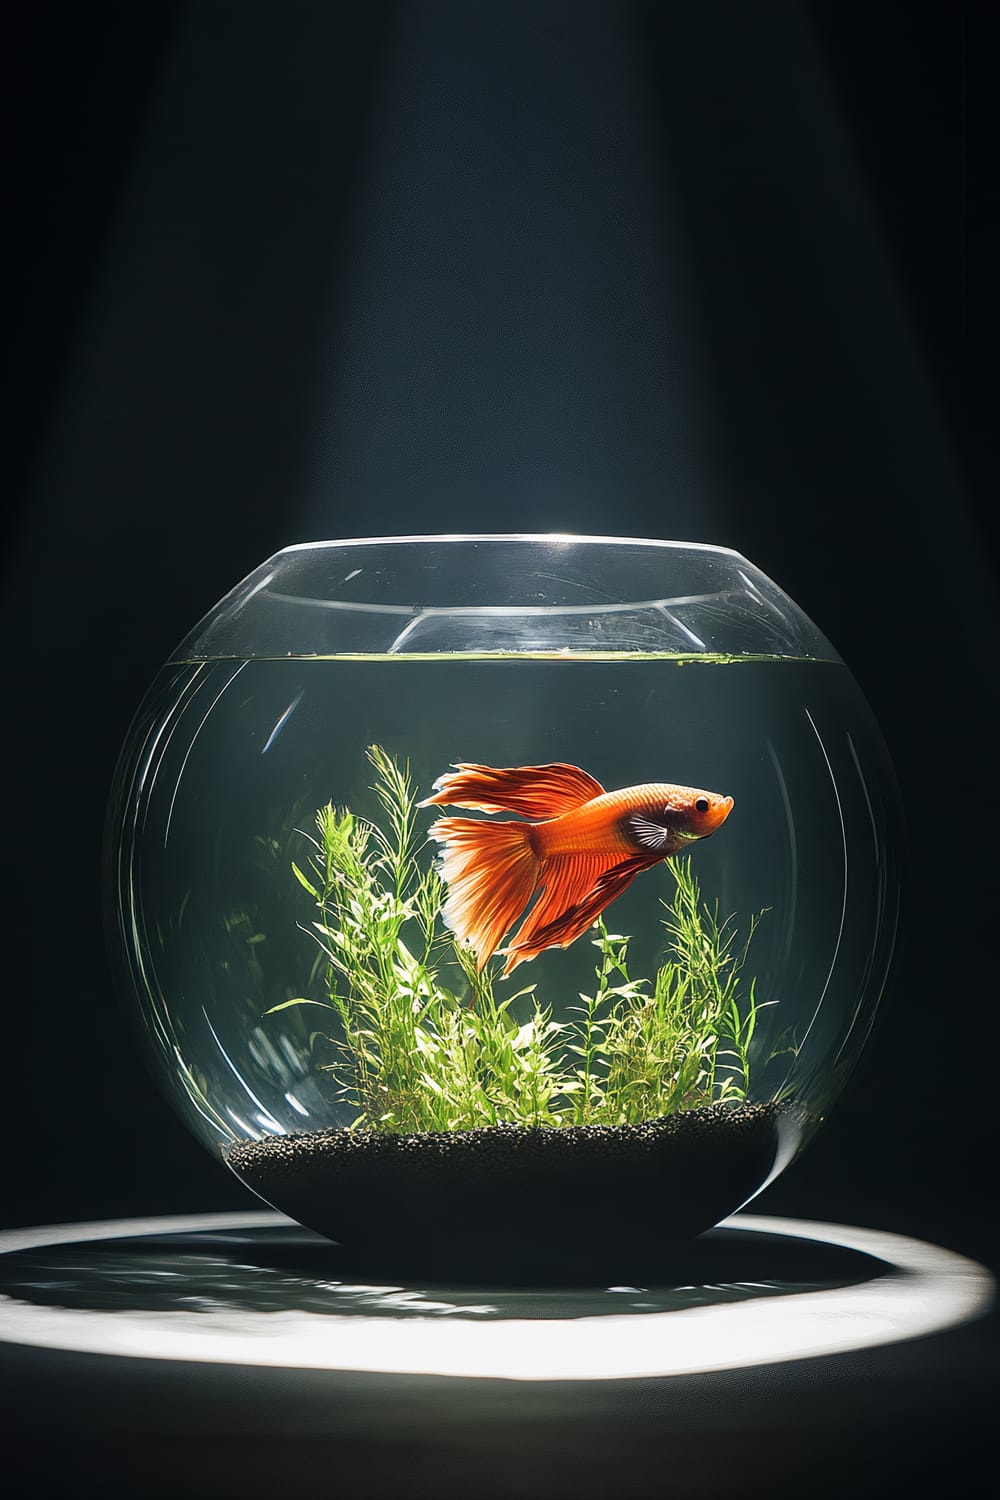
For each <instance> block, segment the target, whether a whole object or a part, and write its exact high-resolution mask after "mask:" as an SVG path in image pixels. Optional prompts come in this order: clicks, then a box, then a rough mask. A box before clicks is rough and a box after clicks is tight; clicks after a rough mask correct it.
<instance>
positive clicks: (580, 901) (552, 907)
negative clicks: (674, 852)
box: [503, 854, 663, 975]
mask: <svg viewBox="0 0 1000 1500" xmlns="http://www.w3.org/2000/svg"><path fill="white" fill-rule="evenodd" d="M662 858H663V856H662V855H661V854H652V855H650V854H636V855H633V856H631V857H630V858H629V859H625V860H619V862H618V863H617V864H609V863H608V862H607V861H600V863H601V865H602V868H601V870H600V873H599V874H598V875H597V877H596V879H594V878H591V879H590V880H589V881H588V883H587V885H586V886H584V887H583V889H580V886H579V885H577V884H575V883H574V882H573V880H572V875H571V874H570V873H569V872H567V876H566V877H564V879H563V882H562V883H561V885H560V884H559V883H558V882H557V885H556V887H555V889H559V888H561V889H562V890H564V891H568V890H571V889H575V890H578V891H579V895H576V896H574V897H573V899H572V900H570V901H564V902H563V903H562V904H561V908H560V902H559V901H558V899H556V897H555V889H554V890H553V892H552V894H551V895H550V889H549V871H548V866H547V865H546V866H543V868H542V879H544V880H545V881H546V890H545V892H544V894H543V895H542V896H541V897H540V898H539V900H538V901H537V902H536V903H535V905H534V906H533V907H532V910H531V912H530V914H529V915H528V917H527V919H526V921H525V922H524V923H523V924H522V926H521V929H520V931H519V932H518V934H517V939H516V941H515V942H513V943H510V944H508V946H507V947H506V948H505V949H504V950H503V951H504V952H505V953H506V954H507V955H508V957H507V964H506V967H505V968H504V974H505V975H506V974H509V973H510V972H511V970H512V969H516V968H517V965H518V964H521V963H525V962H526V961H527V960H528V959H532V958H537V957H538V955H539V953H542V952H544V950H545V949H546V948H556V947H558V948H567V947H569V945H570V943H573V942H575V941H576V939H577V938H578V937H579V936H580V934H581V933H583V932H586V930H587V928H588V927H590V926H591V925H592V924H593V923H594V922H596V921H597V918H598V917H599V916H600V915H601V912H602V911H603V910H604V908H605V907H606V906H610V905H611V902H612V901H614V900H615V899H616V898H617V897H618V896H620V895H622V894H623V892H624V891H626V890H627V889H628V887H629V886H630V885H631V884H632V881H633V880H634V879H635V877H636V876H637V875H638V874H639V873H640V872H641V871H642V870H649V869H651V868H652V866H653V865H656V864H659V863H660V862H661V860H662ZM594 862H595V861H594V857H593V856H592V857H591V859H590V860H588V861H587V863H588V864H593V863H594ZM583 863H584V859H583V857H582V856H575V855H568V856H563V858H562V859H559V860H552V861H551V864H552V865H556V864H566V865H572V864H576V865H582V864H583ZM581 873H582V872H581Z"/></svg>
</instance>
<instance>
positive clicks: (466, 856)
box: [429, 818, 541, 970]
mask: <svg viewBox="0 0 1000 1500" xmlns="http://www.w3.org/2000/svg"><path fill="white" fill-rule="evenodd" d="M429 832H430V837H431V838H432V839H437V841H438V843H439V844H441V845H442V846H443V847H442V853H441V875H442V878H443V879H444V881H445V882H446V884H447V886H448V899H447V900H446V901H445V904H444V907H443V908H442V912H441V915H442V917H443V918H444V921H445V924H446V926H448V927H450V928H451V930H452V932H453V933H454V934H455V936H456V937H457V938H458V940H459V942H462V943H467V944H468V945H469V947H471V948H472V949H474V950H475V954H476V967H477V968H478V969H480V970H481V969H482V968H483V967H484V965H485V964H486V963H487V961H488V960H489V959H490V958H491V957H492V955H493V954H494V953H495V952H496V950H497V948H498V946H499V944H500V941H501V939H502V938H503V935H504V933H505V932H508V931H509V930H510V928H511V927H512V926H513V925H514V923H515V922H516V921H517V919H518V917H519V916H520V915H521V913H522V912H523V911H524V908H525V907H526V906H527V904H528V902H529V901H530V900H531V897H532V895H533V894H534V891H535V886H536V885H537V884H538V875H539V871H540V870H541V863H540V861H539V860H538V859H537V858H536V856H535V853H534V850H533V849H532V846H531V840H530V835H531V825H530V824H529V823H509V822H503V823H488V822H486V821H485V820H484V819H481V818H438V820H437V822H436V823H434V824H432V826H431V828H430V830H429Z"/></svg>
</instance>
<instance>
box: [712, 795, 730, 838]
mask: <svg viewBox="0 0 1000 1500" xmlns="http://www.w3.org/2000/svg"><path fill="white" fill-rule="evenodd" d="M735 805H736V804H735V802H734V801H733V799H732V797H723V798H722V800H721V801H720V802H719V804H718V805H717V807H716V808H715V810H714V811H713V813H712V823H711V828H710V830H709V831H710V832H712V833H714V832H715V830H716V829H717V828H721V827H722V825H723V823H724V822H725V821H726V819H727V818H728V817H729V814H730V813H731V812H732V810H733V808H734V807H735Z"/></svg>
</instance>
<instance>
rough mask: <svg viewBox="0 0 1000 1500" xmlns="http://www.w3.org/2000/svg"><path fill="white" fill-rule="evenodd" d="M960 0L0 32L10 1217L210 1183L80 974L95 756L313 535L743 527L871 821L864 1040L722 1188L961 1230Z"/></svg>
mask: <svg viewBox="0 0 1000 1500" xmlns="http://www.w3.org/2000/svg"><path fill="white" fill-rule="evenodd" d="M995 12H996V7H995V6H993V5H991V4H990V3H988V0H982V3H976V0H966V3H964V4H962V3H945V0H941V3H935V4H928V5H920V4H912V3H888V0H866V3H851V0H829V3H820V0H815V3H799V4H791V3H789V4H779V3H737V0H733V3H729V4H721V3H712V0H698V3H695V0H692V3H687V4H668V3H662V4H653V3H650V4H641V3H622V4H618V5H594V4H589V3H587V0H580V3H569V0H567V3H563V4H555V3H549V0H539V3H536V4H532V5H524V4H517V3H512V4H508V5H505V6H499V5H494V4H483V5H472V6H463V5H459V4H451V3H448V4H445V3H439V4H435V3H433V0H428V3H426V4H423V5H420V6H417V7H410V6H405V5H393V4H387V3H384V0H366V3H365V4H363V5H361V4H357V5H338V4H334V3H328V4H322V3H303V0H296V3H292V4H289V5H284V6H281V5H277V4H272V5H261V4H257V3H249V0H248V3H241V4H237V3H235V0H232V3H225V0H210V3H204V4H187V5H184V4H162V3H146V4H143V5H132V4H111V3H95V4H90V5H70V4H65V5H54V4H51V3H40V4H34V5H32V6H30V7H24V8H22V11H21V14H20V16H19V19H18V22H17V33H16V38H15V44H14V46H13V47H11V48H9V49H8V50H9V62H10V64H11V65H12V71H13V77H12V87H11V88H10V89H9V91H8V103H9V106H10V107H11V110H12V119H11V122H10V129H9V130H8V131H7V132H6V139H7V140H8V142H9V143H10V155H11V163H10V165H11V166H12V169H13V170H12V174H11V177H10V178H9V183H8V190H7V202H6V208H7V220H8V234H9V240H10V248H11V249H12V251H13V261H12V266H11V269H10V270H9V271H8V274H7V280H6V287H7V291H8V293H9V306H8V308H7V312H6V319H5V338H4V345H5V350H6V353H7V355H8V357H9V360H10V366H11V369H10V374H11V387H10V394H9V396H8V399H7V402H6V405H5V412H6V415H7V418H8V423H9V430H8V434H7V440H6V444H5V454H4V456H5V461H6V463H7V465H8V474H7V484H6V487H5V492H6V494H7V495H8V496H9V501H8V504H7V506H6V507H5V509H4V513H3V520H2V526H3V528H4V533H5V537H4V540H5V544H6V551H5V572H4V587H3V601H2V609H3V637H2V639H3V646H4V677H3V695H4V716H3V739H2V743H3V763H4V778H3V785H4V792H5V802H6V808H5V814H6V815H5V818H4V827H5V831H6V859H5V860H4V867H5V869H4V877H3V878H4V883H5V885H6V895H5V899H4V904H3V909H4V913H5V917H6V922H5V928H4V931H3V935H2V939H0V941H2V944H3V953H4V972H5V979H6V982H5V984H4V993H5V998H4V1025H3V1033H2V1043H3V1045H2V1056H3V1079H4V1093H3V1109H4V1119H5V1127H6V1131H7V1136H8V1140H9V1141H10V1142H11V1150H10V1152H9V1153H8V1160H7V1163H6V1165H5V1169H4V1174H3V1178H2V1181H0V1220H2V1222H3V1223H5V1224H8V1225H16V1224H23V1223H32V1222H46V1221H65V1220H72V1219H77V1218H99V1217H105V1216H115V1215H128V1214H135V1213H157V1212H164V1213H167V1212H180V1211H186V1210H191V1211H197V1210H208V1209H213V1208H226V1207H241V1206H244V1205H246V1206H251V1204H252V1200H250V1199H249V1195H248V1194H247V1193H246V1192H245V1191H244V1190H243V1189H242V1188H241V1187H240V1185H239V1184H238V1183H237V1182H236V1181H235V1180H233V1179H232V1178H230V1177H229V1176H228V1175H227V1174H226V1172H225V1170H224V1169H223V1168H222V1167H221V1166H220V1165H218V1164H217V1163H215V1162H213V1161H212V1159H211V1158H210V1157H209V1156H208V1155H207V1154H206V1153H205V1152H204V1151H203V1150H202V1149H201V1148H200V1147H199V1146H198V1145H196V1144H195V1142H194V1141H193V1140H192V1139H191V1138H190V1137H189V1136H188V1135H187V1133H186V1132H185V1131H184V1129H183V1128H182V1127H181V1126H180V1125H179V1124H178V1123H177V1122H176V1121H175V1119H174V1117H173V1115H172V1113H171V1112H170V1110H169V1109H168V1108H167V1106H166V1104H165V1103H163V1102H162V1101H161V1099H160V1098H159V1096H158V1095H157V1094H156V1093H155V1091H154V1089H153V1086H152V1085H151V1083H150V1082H149V1080H148V1078H147V1075H146V1073H145V1071H144V1065H143V1062H142V1059H141V1057H140V1056H139V1055H138V1053H137V1052H136V1051H135V1050H134V1043H133V1040H132V1037H131V1036H130V1035H129V1034H128V1032H127V1031H126V1030H125V1029H124V1028H123V1027H122V1025H121V1021H120V1017H119V1016H118V1013H117V1012H116V1010H115V1009H114V1006H113V1003H112V999H111V994H110V975H109V967H108V963H107V958H106V954H105V949H104V940H103V933H102V921H101V892H100V844H101V831H102V821H103V814H104V804H105V799H106V796H107V792H108V787H109V782H110V778H111V775H112V770H113V766H114V761H115V757H116V754H117V751H118V748H119V746H120V744H121V742H122V739H123V738H124V735H125V733H126V730H127V727H128V723H129V719H130V716H131V714H132V712H133V711H134V709H135V707H136V705H137V703H138V700H139V698H140V697H141V694H142V692H143V691H144V689H145V687H146V686H147V685H148V682H149V680H150V679H151V677H152V675H153V673H154V672H155V670H156V669H157V667H158V666H159V665H160V663H161V662H162V661H163V660H164V659H165V658H166V657H167V656H168V654H169V653H170V651H171V649H172V648H173V647H174V646H175V645H176V644H177V642H178V641H179V640H180V639H181V637H182V636H184V635H185V634H186V633H187V631H188V629H189V628H190V627H191V626H192V625H193V623H194V622H195V621H196V620H197V619H198V618H199V617H200V616H201V615H202V614H203V613H204V612H205V611H206V610H208V609H209V608H210V607H211V606H212V605H213V604H214V603H215V602H216V600H217V599H219V598H220V597H221V596H222V595H223V594H224V593H225V592H226V591H227V590H228V589H229V588H230V587H231V586H232V585H233V584H234V583H236V582H237V581H238V580H239V579H240V578H242V577H243V576H244V575H245V574H246V573H247V572H249V571H250V570H251V568H253V567H254V566H256V565H257V564H258V563H259V562H261V561H262V560H263V559H264V558H266V557H267V556H268V555H269V554H270V553H272V552H273V551H275V550H277V549H278V548H279V547H281V546H283V545H286V544H288V543H290V542H294V541H300V540H309V539H313V538H318V537H324V536H325V537H335V536H354V535H365V534H386V535H391V534H395V533H400V532H421V531H439V530H441V531H449V530H460V529H469V530H486V531H489V530H510V531H518V530H528V531H531V530H534V531H545V530H571V531H579V532H595V533H606V534H612V535H636V536H642V535H648V536H660V537H681V538H689V539H701V540H706V541H711V542H716V543H721V544H724V545H728V546H732V547H734V548H736V549H738V550H739V551H741V552H743V553H745V554H746V555H747V556H748V557H750V558H751V559H752V560H753V561H754V562H756V563H757V564H758V565H759V566H760V567H762V568H763V570H764V571H765V572H766V573H768V574H769V575H771V576H772V577H773V578H774V579H775V580H776V581H777V582H778V583H779V584H781V586H782V587H783V588H785V589H786V591H787V592H788V593H790V594H791V595H792V597H793V598H795V599H796V600H797V601H798V603H800V604H801V605H802V607H803V608H804V609H805V610H806V612H807V613H808V614H809V615H810V616H811V617H812V618H813V619H814V620H815V621H816V622H817V624H818V625H819V626H820V627H821V629H822V630H823V631H824V632H825V633H826V634H827V635H828V636H829V637H830V638H831V640H832V641H833V642H834V644H835V645H836V646H837V647H838V649H839V651H840V652H841V654H842V655H843V657H844V658H845V660H846V661H847V662H848V664H849V665H850V666H851V667H852V669H853V671H854V672H855V674H856V676H857V678H858V679H859V681H860V683H861V685H862V687H863V689H864V691H865V693H866V695H867V696H868V698H869V700H870V702H871V704H872V706H873V708H874V710H875V713H876V715H877V717H878V718H879V720H880V722H881V724H882V726H883V729H884V732H885V735H886V738H887V740H888V743H889V747H890V750H891V752H892V755H893V758H894V760H895V763H896V766H897V769H898V773H899V778H900V782H901V785H902V789H903V794H904V801H905V806H906V813H907V821H908V830H909V840H910V843H909V853H908V857H907V876H908V879H907V890H906V920H905V929H904V935H903V943H902V947H901V949H900V954H899V961H898V964H897V966H896V970H895V974H894V977H893V982H892V986H891V989H890V991H889V993H888V994H887V996H886V999H885V1001H884V1003H883V1006H882V1009H881V1011H880V1015H879V1020H878V1023H877V1026H876V1030H875V1032H874V1034H873V1037H872V1040H871V1043H870V1045H869V1049H868V1051H867V1053H866V1054H865V1056H864V1058H863V1060H862V1062H861V1063H860V1064H859V1067H858V1069H857V1070H856V1073H855V1075H854V1076H853V1078H852V1080H851V1083H850V1084H849V1086H848V1088H847V1090H846V1092H845V1094H844V1095H843V1096H842V1099H841V1101H840V1102H839V1104H838V1106H837V1108H836V1110H835V1111H834V1114H833V1116H832V1118H831V1120H830V1122H829V1124H828V1125H827V1126H826V1128H825V1131H824V1132H822V1133H821V1135H820V1137H819V1138H818V1139H817V1140H816V1142H815V1143H814V1144H813V1146H812V1147H811V1148H810V1150H809V1151H808V1152H807V1153H806V1155H805V1156H804V1157H803V1158H802V1159H801V1160H800V1162H798V1163H797V1164H796V1165H795V1166H794V1167H793V1168H792V1169H791V1170H790V1171H789V1172H787V1173H786V1174H785V1176H784V1177H783V1178H782V1179H781V1180H780V1181H779V1182H778V1183H776V1184H775V1185H773V1186H772V1187H771V1188H770V1189H769V1190H768V1192H767V1193H766V1195H765V1196H764V1198H762V1199H761V1200H759V1201H758V1203H757V1204H755V1208H759V1209H760V1210H761V1211H764V1212H773V1213H779V1214H780V1213H791V1214H796V1215H801V1216H803V1217H814V1218H821V1219H830V1220H841V1221H844V1222H849V1223H865V1224H872V1225H876V1226H879V1227H882V1228H888V1229H893V1228H898V1229H900V1230H902V1231H904V1232H910V1233H915V1234H917V1235H923V1236H925V1237H930V1238H934V1239H937V1240H939V1241H940V1242H942V1243H945V1244H949V1245H951V1246H953V1247H954V1248H956V1249H959V1250H963V1251H966V1252H968V1253H971V1254H973V1255H978V1256H980V1257H982V1258H985V1259H995V1254H996V1248H997V1247H996V1213H995V1203H994V1197H993V1190H994V1184H995V1176H996V1169H995V1162H996V1150H997V1144H998V1143H997V1134H996V1127H995V1118H996V1105H995V1096H996V1077H997V1068H998V1053H997V1048H996V1046H995V1042H996V1024H995V1015H996V1009H997V994H996V979H995V974H996V964H997V960H996V951H995V950H996V930H997V928H996V924H997V901H996V897H997V882H996V877H995V874H994V870H995V864H996V826H997V814H996V797H997V784H996V783H997V777H996V775H995V768H996V762H997V743H998V742H997V697H996V682H997V668H996V663H997V660H998V657H997V645H998V644H1000V643H998V640H997V634H998V632H997V623H998V614H997V597H996V588H997V574H996V544H997V536H998V533H997V525H996V518H995V513H994V503H995V499H994V497H995V494H996V481H997V465H996V454H995V425H996V424H995V412H996V398H997V394H998V393H997V378H996V356H995V349H996V346H997V334H998V326H997V321H998V320H997V306H998V301H997V269H996V268H997V265H998V264H1000V247H998V240H997V199H996V194H997V188H996V181H997V176H998V172H997V155H996V150H995V139H994V134H995V131H996V125H997V106H996V97H997V53H996V48H995V38H996V13H995Z"/></svg>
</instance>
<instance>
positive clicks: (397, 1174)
mask: <svg viewBox="0 0 1000 1500" xmlns="http://www.w3.org/2000/svg"><path fill="white" fill-rule="evenodd" d="M779 1125H781V1126H782V1130H783V1133H784V1131H785V1130H786V1129H787V1130H793V1131H794V1130H797V1129H798V1128H799V1127H798V1125H797V1123H796V1121H795V1119H794V1117H793V1116H792V1115H791V1114H790V1113H789V1112H788V1111H786V1110H783V1109H782V1108H781V1107H780V1106H777V1105H768V1104H747V1105H736V1106H734V1105H712V1106H711V1107H709V1108H707V1109H696V1110H690V1111H687V1112H685V1113H682V1114H677V1115H671V1116H669V1117H667V1118H665V1119H662V1120H653V1121H651V1122H649V1123H648V1124H644V1125H620V1126H616V1127H606V1126H566V1127H562V1128H559V1129H553V1128H541V1129H535V1130H529V1129H524V1128H522V1127H520V1126H513V1125H502V1126H497V1127H496V1128H493V1129H483V1130H465V1131H455V1132H453V1133H452V1132H435V1133H428V1134H424V1135H388V1134H380V1133H377V1132H374V1131H346V1130H316V1131H309V1132H307V1133H304V1134H302V1135H285V1136H269V1137H267V1138H266V1139H265V1140H261V1141H245V1142H241V1143H240V1144H238V1145H236V1146H233V1147H232V1148H231V1149H230V1150H229V1152H228V1154H227V1156H226V1160H227V1162H228V1164H229V1166H230V1167H232V1169H233V1171H234V1172H235V1173H236V1175H237V1176H238V1177H239V1178H240V1179H241V1180H242V1181H243V1182H245V1183H246V1184H247V1186H248V1187H250V1188H252V1189H253V1190H254V1192H255V1193H258V1194H259V1195H260V1196H261V1197H262V1198H263V1199H265V1201H266V1202H268V1203H270V1204H272V1205H273V1206H274V1207H275V1208H278V1209H280V1210H281V1211H282V1212H283V1213H286V1214H289V1215H290V1216H291V1217H292V1218H293V1219H296V1220H297V1221H298V1222H299V1223H300V1224H304V1225H306V1226H307V1227H308V1228H310V1229H314V1230H316V1231H318V1232H319V1233H320V1234H322V1235H325V1236H326V1237H327V1238H328V1239H331V1240H333V1241H335V1242H336V1243H337V1245H338V1247H339V1255H338V1257H335V1259H337V1258H339V1260H340V1262H342V1269H345V1270H346V1268H347V1267H348V1266H350V1267H351V1268H352V1270H355V1271H357V1272H363V1273H364V1274H367V1275H375V1274H378V1275H389V1276H393V1277H398V1276H423V1277H430V1278H441V1279H448V1280H451V1281H456V1280H458V1281H481V1280H484V1279H491V1280H494V1281H497V1280H499V1281H504V1282H508V1283H511V1284H516V1283H518V1282H521V1283H523V1282H524V1281H526V1280H527V1281H535V1282H538V1281H552V1280H554V1281H556V1282H560V1283H570V1282H576V1283H581V1282H588V1281H603V1282H606V1281H609V1280H610V1281H612V1282H624V1281H632V1282H634V1281H635V1280H642V1281H647V1282H648V1281H650V1280H652V1279H655V1278H656V1276H657V1275H659V1274H665V1273H667V1271H668V1267H669V1260H670V1253H671V1246H677V1245H679V1244H681V1243H683V1242H684V1241H685V1240H688V1239H690V1238H691V1237H692V1236H693V1235H696V1234H699V1233H701V1232H702V1231H703V1230H705V1229H708V1228H710V1227H711V1226H712V1225H713V1224H716V1223H718V1221H719V1219H721V1218H724V1217H725V1216H726V1215H727V1214H729V1213H732V1212H733V1211H734V1210H735V1209H737V1208H738V1207H739V1206H740V1204H741V1203H743V1202H745V1201H746V1199H747V1198H749V1197H750V1196H751V1195H752V1194H753V1193H754V1192H755V1191H756V1190H757V1189H758V1188H759V1187H760V1186H761V1184H762V1183H763V1182H764V1181H765V1180H766V1178H767V1176H768V1174H769V1173H770V1171H771V1167H772V1165H773V1163H774V1158H775V1153H776V1150H777V1146H778V1139H779Z"/></svg>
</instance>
